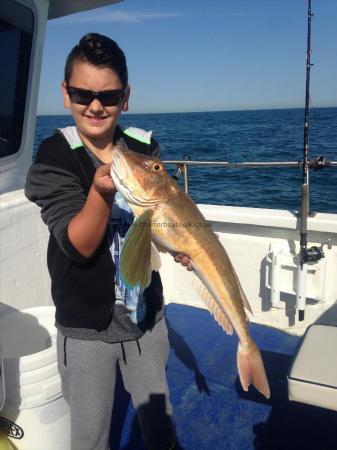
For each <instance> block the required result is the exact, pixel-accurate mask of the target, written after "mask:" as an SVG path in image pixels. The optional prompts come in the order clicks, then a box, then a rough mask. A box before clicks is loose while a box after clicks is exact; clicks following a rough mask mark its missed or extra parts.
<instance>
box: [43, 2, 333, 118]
mask: <svg viewBox="0 0 337 450" xmlns="http://www.w3.org/2000/svg"><path fill="white" fill-rule="evenodd" d="M306 7H307V2H306V0H235V1H229V0H146V1H143V0H125V1H123V2H121V3H117V4H115V5H111V6H108V7H104V8H99V9H96V10H93V11H89V12H84V13H78V14H72V15H70V16H67V17H65V18H60V19H55V20H52V21H49V23H48V25H47V30H46V45H45V48H44V56H43V65H42V73H41V88H40V96H39V104H38V114H65V113H67V111H65V110H64V109H63V104H62V98H61V94H60V83H61V81H62V78H63V68H64V62H65V59H66V57H67V54H68V53H69V51H70V50H71V48H72V47H73V46H74V45H75V44H76V43H77V42H78V41H79V39H80V38H81V36H82V35H84V34H85V33H87V32H98V33H102V34H106V35H108V36H110V37H111V38H112V39H114V40H115V41H116V42H117V43H118V44H119V45H120V47H121V48H122V49H123V50H124V52H125V54H126V57H127V62H128V69H129V78H130V84H131V89H132V94H131V100H130V112H133V113H148V112H180V111H226V110H241V109H268V108H286V107H290V108H293V107H303V105H304V89H305V62H306V27H307V15H306ZM312 10H313V12H314V13H315V16H314V18H313V20H312V50H313V52H312V62H313V63H314V66H313V68H312V71H311V99H312V103H311V105H312V107H319V106H337V1H336V0H313V1H312Z"/></svg>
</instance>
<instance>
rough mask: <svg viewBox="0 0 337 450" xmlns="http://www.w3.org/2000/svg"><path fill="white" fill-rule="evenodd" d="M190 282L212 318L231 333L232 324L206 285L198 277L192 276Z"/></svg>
mask: <svg viewBox="0 0 337 450" xmlns="http://www.w3.org/2000/svg"><path fill="white" fill-rule="evenodd" d="M192 284H194V286H195V287H196V289H197V290H198V293H199V295H200V297H201V298H202V300H203V302H204V303H205V305H206V306H207V308H208V309H209V311H210V313H211V314H212V315H213V317H214V319H215V320H216V321H217V322H218V324H219V325H220V326H221V328H223V329H224V330H225V331H226V333H227V334H233V327H232V324H231V322H230V320H229V318H228V316H227V314H226V313H225V312H224V311H223V310H222V309H221V308H220V306H219V305H218V304H217V302H216V300H215V299H214V297H213V295H212V294H211V293H210V292H209V290H208V289H207V287H206V286H205V285H204V284H203V283H202V282H201V280H199V278H196V277H195V278H194V280H193V282H192Z"/></svg>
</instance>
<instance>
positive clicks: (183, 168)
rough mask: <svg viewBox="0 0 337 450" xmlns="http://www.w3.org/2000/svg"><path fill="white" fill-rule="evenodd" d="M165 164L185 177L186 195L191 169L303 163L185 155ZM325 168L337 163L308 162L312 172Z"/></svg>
mask: <svg viewBox="0 0 337 450" xmlns="http://www.w3.org/2000/svg"><path fill="white" fill-rule="evenodd" d="M163 163H164V164H167V165H175V166H177V167H176V170H175V171H174V173H173V175H172V176H173V178H175V179H178V178H180V176H182V175H183V177H184V189H185V192H186V194H188V193H189V167H192V166H193V167H224V168H230V169H251V168H254V169H256V168H263V167H270V168H301V167H303V161H245V162H229V161H207V160H192V159H191V157H190V156H189V155H185V156H184V159H182V160H164V161H163ZM324 167H334V168H337V161H329V160H327V159H326V158H325V157H324V156H318V157H315V158H313V159H311V160H310V161H309V162H308V168H309V169H312V170H318V169H323V168H324Z"/></svg>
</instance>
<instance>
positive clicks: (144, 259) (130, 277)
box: [120, 209, 153, 289]
mask: <svg viewBox="0 0 337 450" xmlns="http://www.w3.org/2000/svg"><path fill="white" fill-rule="evenodd" d="M152 215H153V211H152V210H151V209H147V210H146V211H145V212H144V213H143V214H142V215H141V216H139V217H138V218H137V219H136V220H135V221H134V222H133V224H132V225H131V227H130V228H129V230H128V232H127V233H126V236H125V240H124V243H123V247H122V251H121V256H120V273H121V280H122V282H123V283H124V284H125V286H127V287H128V288H133V287H135V286H140V287H141V288H142V289H145V288H147V287H148V286H149V284H150V282H151V275H152V268H151V262H152V261H151V249H152V245H151V218H152Z"/></svg>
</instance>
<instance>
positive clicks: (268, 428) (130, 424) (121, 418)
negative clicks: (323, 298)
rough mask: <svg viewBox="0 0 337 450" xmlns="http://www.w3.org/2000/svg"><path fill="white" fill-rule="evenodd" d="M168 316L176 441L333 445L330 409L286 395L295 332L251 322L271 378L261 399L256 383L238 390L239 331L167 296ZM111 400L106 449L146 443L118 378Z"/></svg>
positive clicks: (329, 448)
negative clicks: (268, 395)
mask: <svg viewBox="0 0 337 450" xmlns="http://www.w3.org/2000/svg"><path fill="white" fill-rule="evenodd" d="M166 317H167V325H168V330H169V340H170V346H171V352H170V357H169V362H168V368H167V370H168V381H169V385H170V397H171V401H172V403H173V406H174V417H175V421H176V426H177V434H178V439H179V444H180V446H181V448H183V449H185V450H206V449H207V450H220V449H221V450H251V449H261V450H292V449H294V450H295V449H296V450H301V449H306V450H311V449H312V450H314V449H315V450H333V449H334V450H335V449H336V448H337V413H336V412H334V411H329V410H324V409H320V408H316V407H313V406H309V405H304V404H300V403H296V402H289V401H288V397H287V372H288V369H289V365H290V362H291V357H292V354H293V353H294V350H295V348H296V345H297V344H298V341H299V338H298V337H296V336H290V335H288V334H286V333H284V332H281V331H278V330H275V329H273V328H269V327H265V326H261V325H256V324H251V327H250V329H251V334H252V336H253V338H254V340H255V341H256V343H257V345H258V346H259V348H260V350H261V353H262V357H263V360H264V362H265V367H266V372H267V376H268V379H269V383H270V389H271V398H270V400H268V401H267V400H265V399H264V397H263V396H262V395H260V394H259V393H258V392H257V391H256V390H255V389H254V388H250V390H249V392H248V393H245V392H244V391H243V390H242V388H241V385H240V382H239V379H238V375H237V368H236V350H237V338H236V336H234V335H233V336H227V335H226V334H225V333H224V332H223V331H222V329H221V328H220V327H219V326H218V325H217V323H216V322H215V321H214V319H213V318H212V317H211V315H210V314H209V313H208V312H207V311H205V310H202V309H198V308H193V307H189V306H183V305H176V304H170V305H168V306H167V309H166ZM155 400H156V399H155ZM158 401H160V399H158ZM115 405H117V407H115V409H114V412H113V426H112V433H111V449H112V450H117V449H121V450H122V449H123V450H144V449H145V447H144V446H143V444H142V441H141V437H140V431H139V426H138V423H137V419H136V415H135V410H134V408H133V407H132V404H131V402H130V398H129V395H128V394H127V393H126V392H125V391H124V388H123V387H122V383H121V382H120V381H119V383H118V386H117V391H116V403H115Z"/></svg>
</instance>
